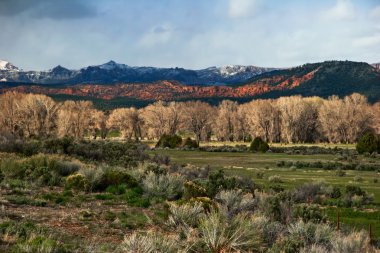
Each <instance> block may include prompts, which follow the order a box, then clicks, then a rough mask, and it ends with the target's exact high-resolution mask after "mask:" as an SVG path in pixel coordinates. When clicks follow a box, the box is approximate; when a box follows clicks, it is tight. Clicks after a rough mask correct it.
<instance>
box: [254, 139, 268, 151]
mask: <svg viewBox="0 0 380 253" xmlns="http://www.w3.org/2000/svg"><path fill="white" fill-rule="evenodd" d="M249 150H250V151H254V152H263V153H265V152H267V151H268V150H269V145H268V143H266V142H265V141H263V140H262V139H261V138H260V137H256V138H255V139H254V140H253V141H252V143H251V146H250V147H249Z"/></svg>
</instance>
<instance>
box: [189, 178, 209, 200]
mask: <svg viewBox="0 0 380 253" xmlns="http://www.w3.org/2000/svg"><path fill="white" fill-rule="evenodd" d="M206 196H207V191H206V189H205V188H204V187H202V186H201V185H198V184H196V183H194V182H192V181H188V182H186V183H185V184H184V194H183V197H184V198H185V199H187V200H188V199H191V198H197V197H206Z"/></svg>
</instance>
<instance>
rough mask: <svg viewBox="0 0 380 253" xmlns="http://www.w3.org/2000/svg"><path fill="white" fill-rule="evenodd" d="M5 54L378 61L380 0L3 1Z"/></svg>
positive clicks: (188, 63) (37, 59) (28, 65)
mask: <svg viewBox="0 0 380 253" xmlns="http://www.w3.org/2000/svg"><path fill="white" fill-rule="evenodd" d="M0 59H2V60H7V61H9V62H11V63H13V64H14V65H15V66H18V67H20V68H22V69H24V70H47V69H51V68H53V67H55V66H57V65H62V66H64V67H66V68H69V69H78V68H81V67H85V66H89V65H98V64H102V63H105V62H108V61H109V60H114V61H116V62H118V63H124V64H128V65H131V66H155V67H184V68H191V69H201V68H206V67H210V66H224V65H232V64H240V65H256V66H262V67H291V66H296V65H301V64H304V63H310V62H320V61H325V60H352V61H364V62H369V63H374V62H380V0H287V1H285V0H135V1H132V0H0Z"/></svg>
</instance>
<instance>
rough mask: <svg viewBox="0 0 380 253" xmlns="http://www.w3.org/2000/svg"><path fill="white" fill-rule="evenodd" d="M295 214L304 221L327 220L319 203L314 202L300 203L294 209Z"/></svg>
mask: <svg viewBox="0 0 380 253" xmlns="http://www.w3.org/2000/svg"><path fill="white" fill-rule="evenodd" d="M293 215H294V217H295V218H300V219H302V220H303V221H304V222H309V221H311V222H314V223H319V222H322V221H325V220H326V217H325V216H324V215H323V213H322V211H321V209H320V208H319V206H318V205H314V204H311V205H310V204H299V205H296V206H295V207H294V209H293Z"/></svg>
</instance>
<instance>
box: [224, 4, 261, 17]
mask: <svg viewBox="0 0 380 253" xmlns="http://www.w3.org/2000/svg"><path fill="white" fill-rule="evenodd" d="M256 7H257V0H229V8H228V15H229V16H230V17H231V18H246V17H250V16H252V15H253V14H254V13H255V8H256Z"/></svg>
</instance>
